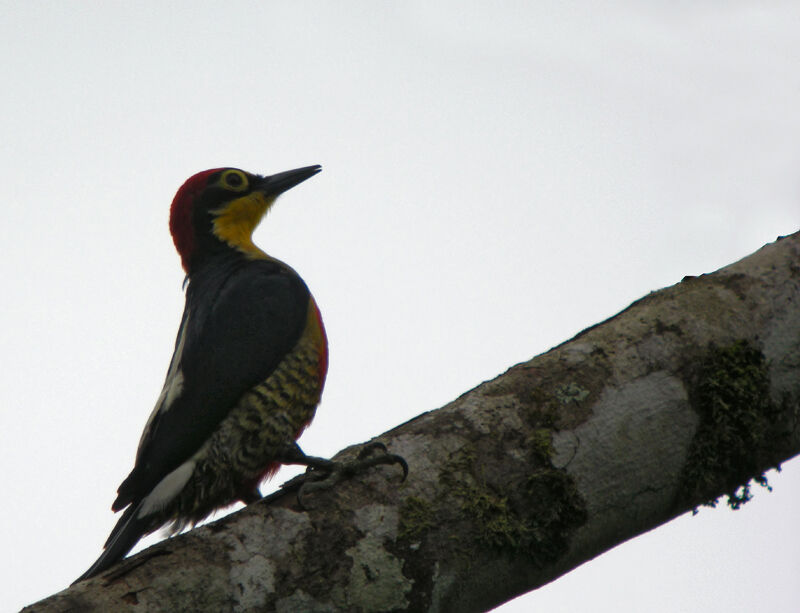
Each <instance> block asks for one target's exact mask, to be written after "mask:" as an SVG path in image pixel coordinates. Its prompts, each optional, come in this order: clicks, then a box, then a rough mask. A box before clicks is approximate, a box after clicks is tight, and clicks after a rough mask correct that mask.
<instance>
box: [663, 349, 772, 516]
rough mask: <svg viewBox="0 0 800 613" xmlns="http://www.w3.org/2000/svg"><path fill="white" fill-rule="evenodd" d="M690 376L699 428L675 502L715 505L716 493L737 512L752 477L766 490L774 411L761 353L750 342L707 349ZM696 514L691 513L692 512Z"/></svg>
mask: <svg viewBox="0 0 800 613" xmlns="http://www.w3.org/2000/svg"><path fill="white" fill-rule="evenodd" d="M693 370H694V372H692V373H691V374H690V376H689V378H688V388H689V400H690V402H691V405H692V407H693V408H694V410H695V411H696V412H697V413H698V414H699V416H700V424H699V426H698V429H697V432H696V433H695V436H694V439H693V440H692V444H691V447H690V449H689V455H688V459H687V462H686V465H685V468H684V471H683V475H682V480H681V481H682V486H681V490H680V492H679V494H678V500H677V503H678V505H680V506H684V505H685V504H687V503H688V504H698V503H701V504H704V505H706V506H711V507H714V506H716V504H717V501H718V497H719V495H720V492H721V493H722V495H725V496H727V498H728V505H729V506H730V507H731V508H733V509H738V508H739V507H740V506H741V505H743V504H744V503H746V502H747V501H748V500H750V498H751V497H752V494H751V492H750V484H751V479H752V480H754V481H755V482H756V483H758V484H759V485H761V486H763V487H767V488H769V484H768V482H767V478H766V476H765V475H764V472H763V467H764V466H765V465H770V464H774V462H772V461H771V460H770V457H769V456H770V454H769V437H770V436H772V434H771V429H772V425H773V417H774V415H775V413H776V412H777V410H776V407H775V406H774V405H773V403H772V401H771V399H770V393H769V383H770V382H769V371H768V368H767V364H766V360H765V358H764V354H763V353H761V351H760V350H759V349H758V348H757V347H755V346H753V345H752V344H751V343H749V342H748V341H737V342H735V343H733V344H731V345H729V346H726V347H711V348H710V349H709V350H708V352H707V353H706V355H705V356H704V357H703V358H702V359H701V360H700V361H699V363H698V364H697V366H695V367H694V369H693ZM696 511H697V510H696V509H695V512H696Z"/></svg>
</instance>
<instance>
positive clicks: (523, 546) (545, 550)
mask: <svg viewBox="0 0 800 613" xmlns="http://www.w3.org/2000/svg"><path fill="white" fill-rule="evenodd" d="M548 435H549V434H548ZM537 463H542V462H541V460H540V461H539V462H537ZM452 489H453V491H454V492H455V495H456V498H457V499H458V502H459V509H460V512H461V515H462V517H463V518H464V519H466V520H467V525H468V526H469V527H470V528H469V529H470V530H472V531H473V532H474V536H475V538H476V540H477V541H478V542H479V543H481V544H482V545H483V546H486V547H489V548H492V549H495V550H499V551H502V552H505V553H508V554H511V555H525V556H528V557H529V558H531V559H533V561H534V562H535V563H536V564H537V565H539V566H544V565H546V564H548V563H551V562H553V561H554V560H556V559H558V558H559V557H560V556H561V555H563V554H564V553H565V552H566V550H567V547H568V544H569V537H570V535H571V534H572V533H573V532H574V531H575V529H577V528H578V527H579V526H581V525H582V524H583V523H584V522H585V521H586V507H585V503H584V501H583V499H582V498H581V496H580V495H579V493H578V491H577V488H576V487H575V484H574V481H573V480H572V478H571V477H570V476H569V475H568V474H567V473H566V472H564V471H561V470H557V469H555V468H553V467H552V466H551V465H550V464H549V461H548V462H547V463H546V465H544V466H542V467H541V468H537V469H536V470H535V471H534V472H533V474H531V475H529V476H527V477H524V478H523V480H522V482H521V483H519V482H517V483H516V484H513V480H512V485H510V486H507V488H501V487H498V486H497V485H494V484H489V483H486V481H485V480H483V479H482V478H481V476H480V471H479V470H478V471H476V470H474V466H473V467H471V470H470V472H469V473H468V474H467V475H463V474H462V479H461V480H459V481H458V483H455V484H454V485H453V488H452Z"/></svg>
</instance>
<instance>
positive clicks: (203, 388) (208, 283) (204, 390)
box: [76, 166, 405, 582]
mask: <svg viewBox="0 0 800 613" xmlns="http://www.w3.org/2000/svg"><path fill="white" fill-rule="evenodd" d="M320 170H321V167H320V166H307V167H305V168H298V169H296V170H289V171H287V172H282V173H279V174H275V175H271V176H266V177H265V176H259V175H254V174H250V173H247V172H244V171H242V170H239V169H237V168H215V169H212V170H206V171H204V172H200V173H198V174H196V175H194V176H193V177H191V178H190V179H188V180H187V181H186V182H185V183H184V184H183V186H182V187H181V188H180V189H179V190H178V192H177V194H176V195H175V198H174V200H173V201H172V206H171V208H170V220H169V227H170V232H171V233H172V238H173V241H174V243H175V247H176V249H177V251H178V254H179V255H180V258H181V263H182V265H183V268H184V270H185V271H186V275H187V276H186V283H185V288H186V305H185V308H184V311H183V318H182V319H181V324H180V328H179V330H178V336H177V339H176V341H175V352H174V354H173V356H172V360H171V361H170V364H169V368H168V371H167V376H166V380H165V382H164V387H163V389H162V391H161V395H160V396H159V397H158V400H157V401H156V405H155V408H154V409H153V412H152V414H151V415H150V418H149V419H148V420H147V424H146V425H145V428H144V432H143V433H142V436H141V439H140V441H139V448H138V451H137V453H136V461H135V465H134V467H133V470H132V471H131V473H130V474H129V475H128V477H127V478H126V479H125V480H124V481H123V482H122V484H121V485H120V486H119V489H118V490H117V494H118V495H117V498H116V500H115V501H114V503H113V505H112V507H111V508H112V510H113V511H115V512H116V511H121V510H122V509H125V511H124V513H123V514H122V516H121V517H120V519H119V521H118V522H117V524H116V526H115V527H114V529H113V530H112V532H111V535H110V536H109V537H108V540H107V541H106V543H105V547H104V551H103V553H102V555H101V556H100V557H99V558H98V560H97V561H96V562H95V563H94V564H93V565H92V566H91V567H90V568H89V570H87V571H86V572H85V573H84V574H83V575H82V576H81V577H80V578H79V579H78V580H77V581H80V580H82V579H86V578H88V577H91V576H93V575H96V574H98V573H100V572H102V571H104V570H106V569H107V568H109V567H110V566H111V565H113V564H114V563H115V562H117V561H118V560H120V559H121V558H123V557H124V556H125V555H126V554H127V553H128V552H129V551H130V550H131V548H132V547H133V546H134V545H135V544H136V543H137V542H138V541H139V539H140V538H141V537H142V536H144V535H146V534H149V533H151V532H153V531H155V530H157V529H159V528H160V527H162V526H165V525H168V526H169V529H170V531H171V532H172V533H176V532H179V531H180V530H182V529H183V528H184V527H186V526H188V525H194V524H196V523H198V522H200V521H202V520H203V519H205V518H206V517H208V516H209V515H210V514H211V513H212V512H214V511H215V510H217V509H219V508H222V507H225V506H228V505H230V504H232V503H233V502H236V501H237V500H241V501H243V502H245V503H250V502H253V501H255V500H258V499H259V498H260V493H259V490H258V486H259V484H260V483H261V482H262V481H263V480H264V479H265V478H267V477H270V476H272V475H273V474H274V473H275V472H276V471H277V469H278V467H279V465H280V462H281V461H286V458H288V457H289V456H290V455H291V454H292V453H294V454H295V455H294V459H295V460H296V459H297V455H298V454H300V455H302V452H301V451H300V450H299V447H297V445H296V443H295V440H296V439H297V438H298V437H299V436H300V434H301V433H302V432H303V430H304V429H305V428H306V427H307V426H308V425H309V423H310V422H311V420H312V418H313V417H314V412H315V410H316V407H317V404H318V403H319V401H320V396H321V394H322V388H323V386H324V384H325V375H326V373H327V367H328V346H327V340H326V336H325V328H324V326H323V324H322V317H321V316H320V312H319V309H318V308H317V304H316V302H315V301H314V298H313V297H312V295H311V293H310V292H309V290H308V287H306V284H305V283H304V281H303V280H302V279H301V278H300V276H299V275H298V274H297V273H296V272H295V271H294V270H293V269H292V268H291V267H290V266H288V265H287V264H285V263H283V262H281V261H280V260H277V259H275V258H274V257H272V256H269V255H267V254H266V253H264V251H262V250H261V249H259V248H258V247H256V245H255V244H254V243H253V239H252V234H253V230H254V229H255V228H256V226H257V225H258V224H259V222H260V221H261V219H262V218H263V217H264V215H265V214H266V212H267V211H268V210H269V209H270V207H271V206H272V205H273V203H274V202H275V199H276V198H277V197H278V196H279V195H280V194H282V193H283V192H285V191H286V190H288V189H290V188H292V187H294V186H295V185H297V184H299V183H301V182H303V181H305V180H306V179H308V178H310V177H312V176H313V175H315V174H317V173H318V172H319V171H320ZM395 461H397V460H395ZM298 463H303V462H302V461H299V462H298ZM373 465H374V464H373ZM404 470H405V468H404ZM77 581H76V582H77Z"/></svg>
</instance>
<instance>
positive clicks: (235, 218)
mask: <svg viewBox="0 0 800 613" xmlns="http://www.w3.org/2000/svg"><path fill="white" fill-rule="evenodd" d="M250 183H251V181H250V178H249V177H248V176H247V174H246V173H244V172H242V171H241V170H237V169H233V168H231V169H228V170H225V171H224V172H223V173H222V174H221V175H220V176H219V179H217V181H216V182H215V184H214V187H219V188H221V189H224V190H226V191H228V192H231V194H232V195H233V194H242V195H241V196H239V197H238V198H234V199H233V200H229V201H228V202H226V203H225V204H223V205H222V206H220V207H219V208H217V209H215V210H214V211H212V213H214V218H213V221H212V232H213V233H214V235H215V236H216V237H217V238H218V239H220V240H221V241H223V242H225V243H227V244H228V245H230V246H231V247H233V248H234V249H238V250H239V251H241V252H243V253H245V254H248V255H252V256H257V257H264V256H265V255H266V254H265V253H264V252H263V251H262V250H261V249H259V248H258V247H256V246H255V244H253V231H254V230H255V229H256V227H257V226H258V224H259V223H260V222H261V220H262V219H263V218H264V215H265V214H266V212H267V211H268V210H269V207H270V206H272V203H273V202H275V197H267V196H265V195H264V194H263V193H261V192H260V191H254V192H249V190H250Z"/></svg>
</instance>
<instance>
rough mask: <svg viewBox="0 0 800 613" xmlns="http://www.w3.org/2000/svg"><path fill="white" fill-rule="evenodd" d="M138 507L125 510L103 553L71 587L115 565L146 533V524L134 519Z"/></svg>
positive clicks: (134, 506) (132, 506)
mask: <svg viewBox="0 0 800 613" xmlns="http://www.w3.org/2000/svg"><path fill="white" fill-rule="evenodd" d="M139 507H140V505H138V504H137V505H131V506H129V507H128V508H127V509H126V510H125V512H124V513H123V514H122V517H120V518H119V521H118V522H117V525H116V526H114V529H113V530H112V531H111V535H110V536H109V537H108V540H107V541H106V544H105V546H104V547H103V553H101V554H100V557H99V558H97V561H96V562H95V563H94V564H92V565H91V566H90V567H89V570H87V571H86V572H85V573H83V574H82V575H81V576H80V577H78V578H77V579H75V581H73V582H72V585H75V584H76V583H78V581H83V580H84V579H88V578H89V577H94V576H95V575H97V574H98V573H102V572H103V571H104V570H106V569H107V568H110V567H111V566H113V565H114V564H116V563H117V562H118V561H120V560H121V559H122V558H124V557H125V554H126V553H128V552H129V551H130V550H131V549H132V548H133V546H134V545H135V544H136V543H137V542H138V541H139V539H140V538H142V536H144V535H145V534H146V533H147V532H148V530H147V525H146V523H145V522H143V521H142V520H141V519H139V518H138V517H136V513H137V512H138V511H139Z"/></svg>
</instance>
